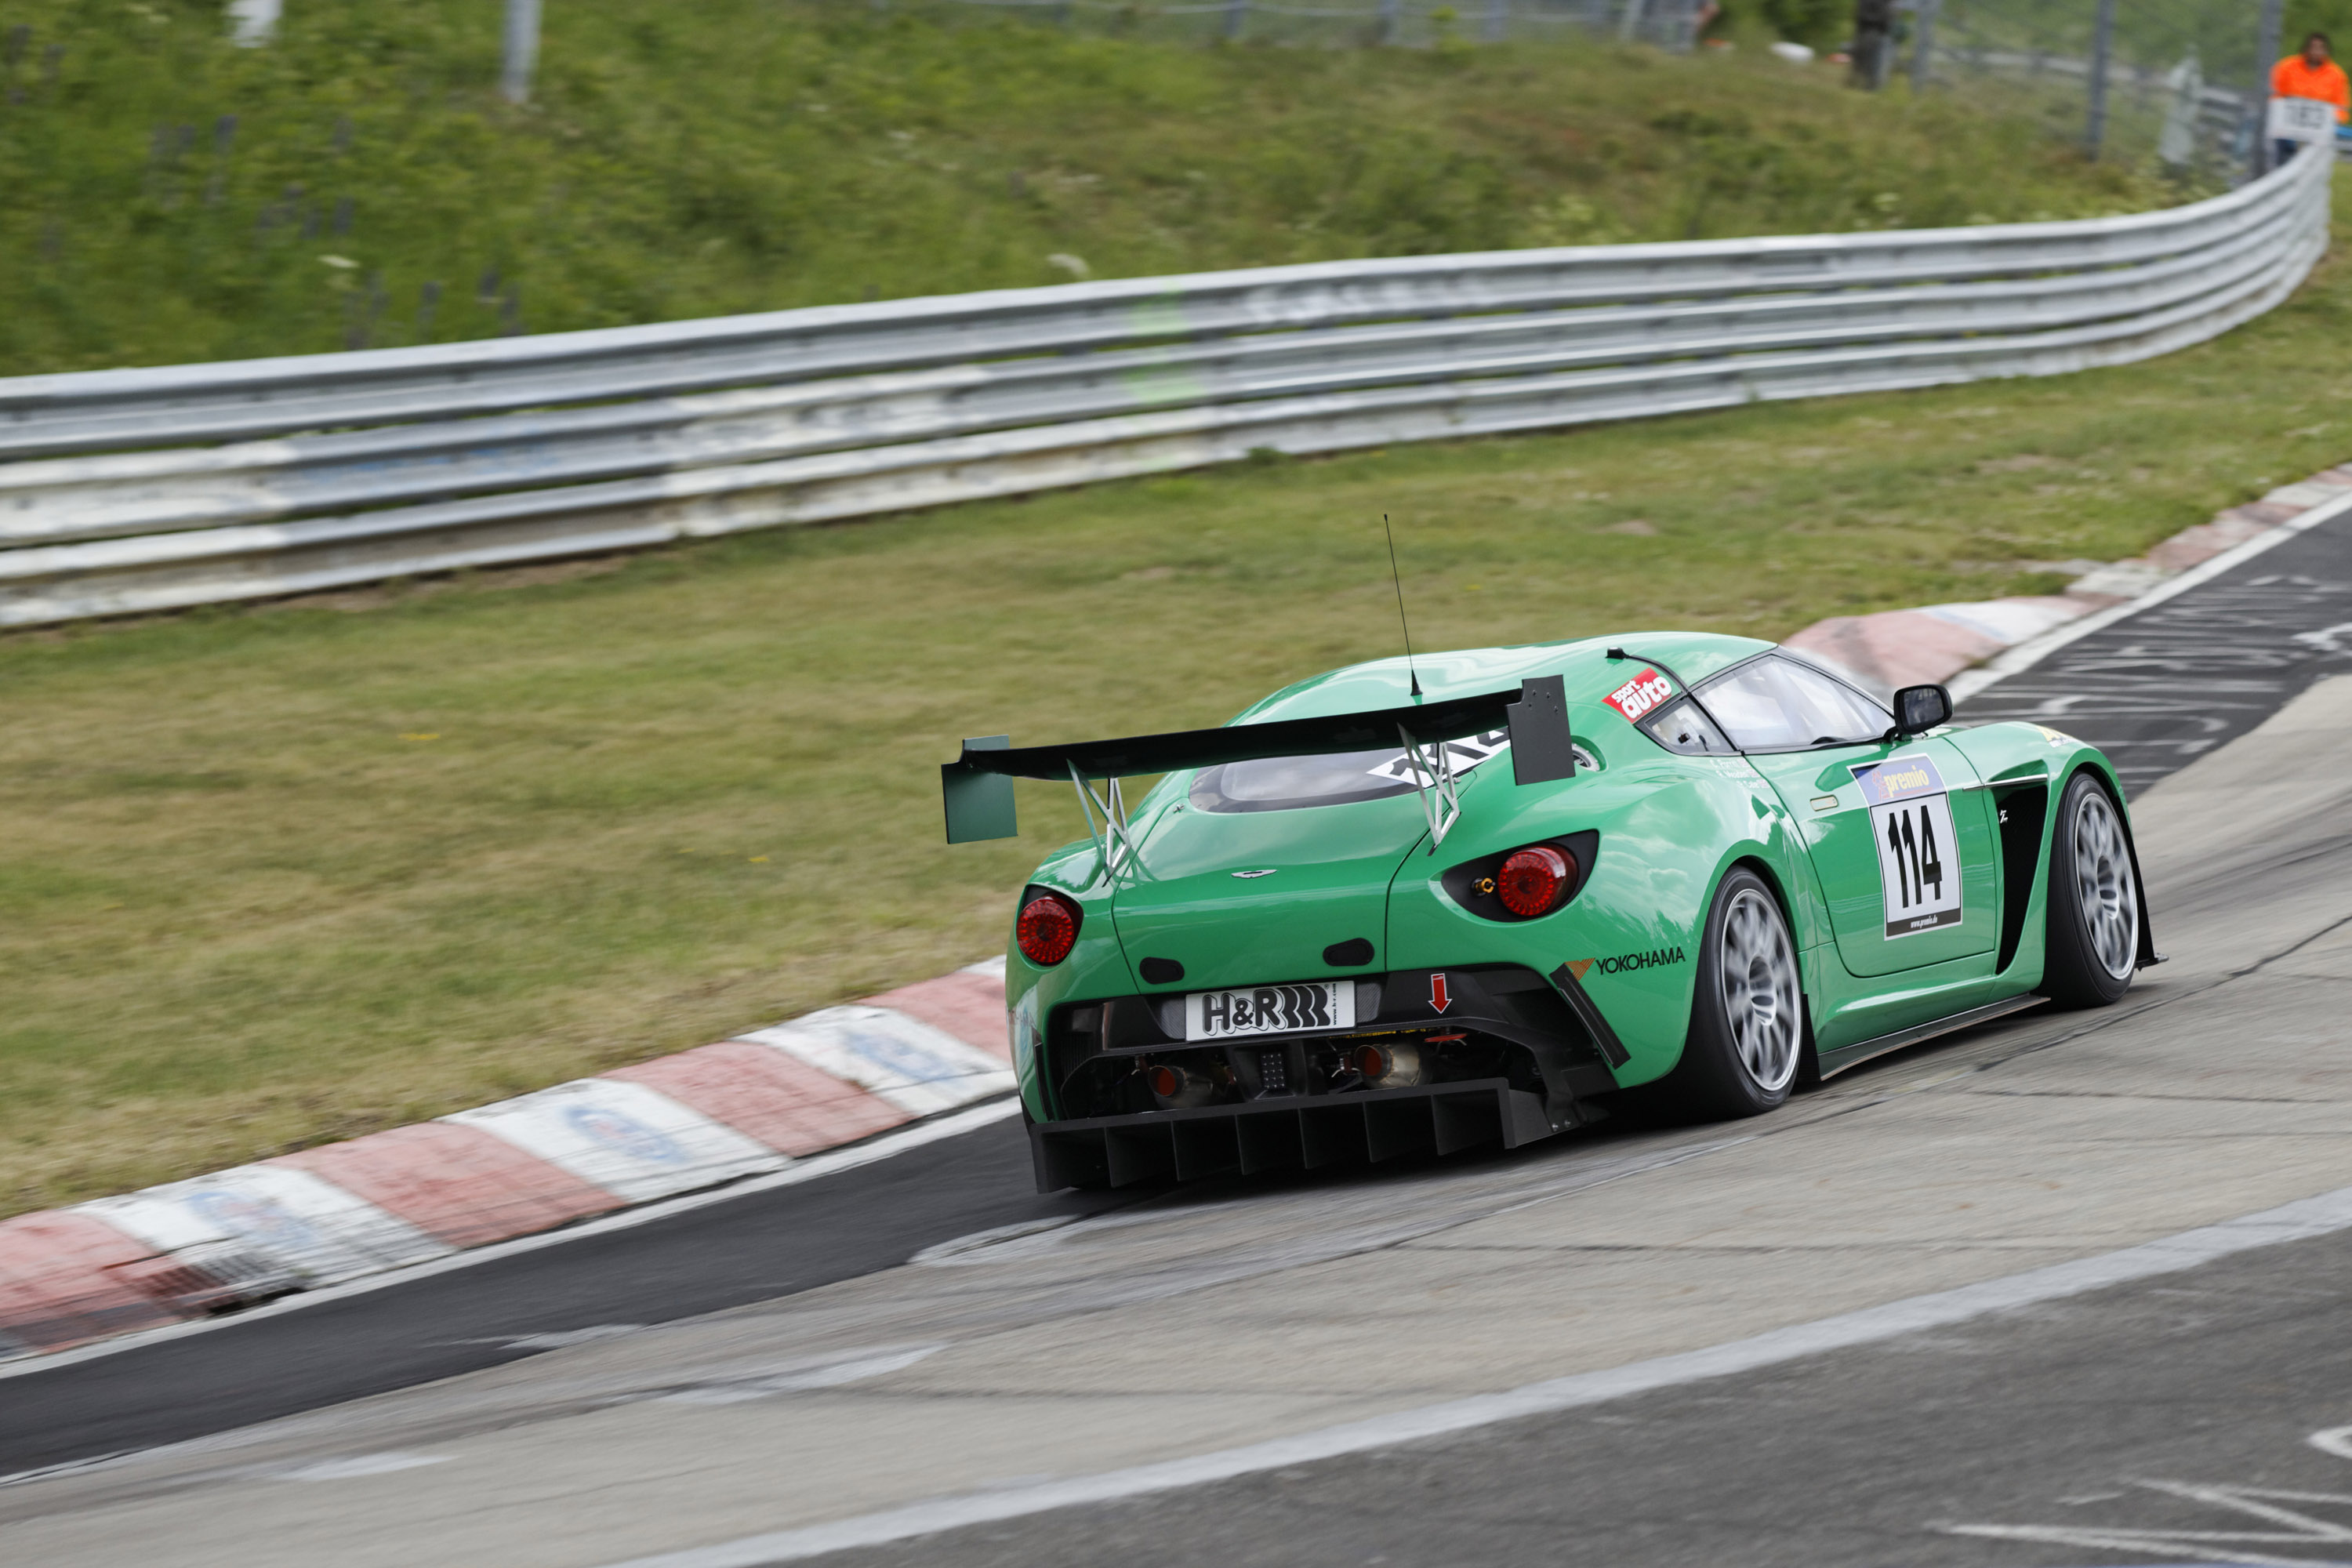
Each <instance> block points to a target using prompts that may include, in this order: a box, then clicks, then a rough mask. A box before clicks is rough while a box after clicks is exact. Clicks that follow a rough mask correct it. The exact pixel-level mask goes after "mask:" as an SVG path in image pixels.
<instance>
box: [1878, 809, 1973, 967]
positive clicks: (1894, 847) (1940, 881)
mask: <svg viewBox="0 0 2352 1568" xmlns="http://www.w3.org/2000/svg"><path fill="white" fill-rule="evenodd" d="M1870 816H1871V824H1870V825H1871V827H1872V829H1873V832H1874V837H1876V838H1877V840H1878V876H1879V881H1880V884H1881V886H1882V888H1883V889H1884V891H1885V895H1886V934H1887V935H1888V936H1889V937H1898V936H1916V935H1917V934H1918V933H1920V932H1921V931H1934V930H1937V928H1938V927H1941V926H1949V925H1958V924H1959V923H1960V919H1961V916H1960V879H1958V877H1956V876H1954V875H1952V874H1951V873H1950V872H1949V871H1948V870H1947V869H1946V868H1945V864H1944V855H1945V852H1946V850H1947V848H1948V847H1949V846H1950V845H1951V844H1952V842H1953V836H1952V803H1951V797H1950V796H1948V795H1944V794H1941V793H1940V792H1939V793H1937V794H1935V795H1921V796H1916V797H1914V798H1913V799H1910V800H1898V801H1890V802H1888V803H1887V804H1885V805H1875V806H1873V807H1872V808H1871V812H1870Z"/></svg>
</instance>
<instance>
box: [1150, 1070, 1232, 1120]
mask: <svg viewBox="0 0 2352 1568" xmlns="http://www.w3.org/2000/svg"><path fill="white" fill-rule="evenodd" d="M1143 1082H1144V1087H1146V1088H1147V1089H1150V1090H1151V1098H1152V1099H1153V1100H1157V1101H1158V1102H1159V1104H1160V1109H1161V1110H1181V1109H1182V1108H1184V1107H1186V1106H1192V1105H1206V1104H1208V1103H1209V1102H1210V1101H1211V1100H1214V1099H1216V1097H1217V1080H1216V1079H1213V1078H1209V1077H1206V1076H1204V1075H1203V1074H1201V1073H1196V1072H1194V1071H1192V1069H1191V1068H1181V1067H1177V1066H1175V1065H1174V1064H1173V1063H1170V1062H1160V1063H1159V1064H1157V1065H1155V1066H1152V1067H1148V1068H1144V1069H1143Z"/></svg>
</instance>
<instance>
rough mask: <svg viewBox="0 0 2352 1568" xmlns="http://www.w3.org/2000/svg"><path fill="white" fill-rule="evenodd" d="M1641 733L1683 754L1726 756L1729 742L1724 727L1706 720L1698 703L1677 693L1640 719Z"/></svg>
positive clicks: (1666, 747)
mask: <svg viewBox="0 0 2352 1568" xmlns="http://www.w3.org/2000/svg"><path fill="white" fill-rule="evenodd" d="M1639 727H1640V729H1641V731H1642V733H1643V734H1645V735H1647V736H1649V737H1650V739H1652V740H1653V741H1655V742H1657V743H1658V744H1660V745H1661V746H1664V748H1665V749H1666V750H1668V751H1670V752H1681V753H1682V754H1683V755H1685V756H1686V757H1727V756H1729V755H1731V742H1729V741H1727V740H1725V739H1724V737H1723V731H1720V730H1718V729H1717V728H1716V727H1715V726H1714V725H1713V724H1710V723H1708V722H1707V720H1706V714H1704V713H1702V712H1700V711H1699V710H1698V704H1697V703H1696V702H1693V701H1692V700H1690V699H1689V698H1687V697H1677V698H1676V699H1675V700H1673V701H1672V702H1669V703H1667V704H1666V705H1665V706H1664V708H1661V709H1659V710H1657V711H1656V712H1655V713H1653V714H1651V715H1650V716H1649V717H1648V718H1646V719H1644V720H1643V721H1641V724H1640V726H1639Z"/></svg>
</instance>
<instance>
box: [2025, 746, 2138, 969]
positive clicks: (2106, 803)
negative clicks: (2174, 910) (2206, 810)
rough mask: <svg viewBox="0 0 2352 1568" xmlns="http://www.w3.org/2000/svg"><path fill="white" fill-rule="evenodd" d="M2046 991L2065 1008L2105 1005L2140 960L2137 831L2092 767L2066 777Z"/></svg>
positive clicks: (2054, 840)
mask: <svg viewBox="0 0 2352 1568" xmlns="http://www.w3.org/2000/svg"><path fill="white" fill-rule="evenodd" d="M2048 904H2049V914H2048V927H2047V936H2046V938H2045V942H2044V948H2043V958H2042V987H2041V989H2042V994H2043V995H2044V996H2047V997H2049V998H2050V999H2051V1000H2052V1001H2053V1002H2055V1003H2057V1004H2058V1005H2060V1006H2062V1007H2105V1006H2106V1005H2109V1004H2110V1003H2113V1002H2117V1001H2120V1000H2122V998H2123V994H2124V993H2125V992H2126V991H2128V990H2130V989H2131V983H2132V973H2133V971H2134V970H2136V969H2137V967H2138V964H2139V942H2140V921H2139V914H2140V911H2139V878H2138V875H2137V872H2136V871H2135V869H2134V868H2133V866H2132V854H2131V829H2130V828H2129V827H2128V826H2126V825H2125V823H2124V815H2123V812H2122V810H2121V809H2120V808H2118V807H2117V806H2116V803H2115V801H2114V799H2113V798H2112V797H2111V796H2109V795H2108V794H2107V792H2106V790H2105V787H2103V786H2102V785H2101V784H2100V783H2099V781H2098V780H2097V779H2096V778H2095V777H2094V776H2093V775H2092V774H2091V773H2090V772H2089V770H2087V769H2084V770H2083V771H2080V772H2077V773H2075V774H2074V777H2073V778H2072V779H2069V780H2068V781H2067V782H2066V791H2065V793H2064V794H2063V795H2061V796H2059V799H2058V821H2057V825H2056V826H2054V827H2053V828H2052V829H2051V833H2050V897H2049V900H2048Z"/></svg>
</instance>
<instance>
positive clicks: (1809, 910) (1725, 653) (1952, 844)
mask: <svg viewBox="0 0 2352 1568" xmlns="http://www.w3.org/2000/svg"><path fill="white" fill-rule="evenodd" d="M1423 671H1426V672H1427V673H1426V676H1425V677H1424V676H1423V673H1422V672H1423ZM1950 718H1951V700H1950V698H1949V696H1948V693H1946V692H1945V690H1944V689H1943V688H1941V687H1937V686H1921V687H1912V688H1908V689H1905V690H1903V691H1900V692H1897V693H1895V712H1893V713H1890V712H1889V711H1888V710H1887V709H1886V708H1885V706H1883V705H1882V704H1880V703H1879V702H1878V701H1877V700H1874V699H1873V698H1872V697H1870V696H1869V695H1867V694H1866V693H1864V692H1863V691H1862V690H1860V689H1857V688H1855V687H1853V686H1852V685H1849V684H1848V683H1846V682H1845V681H1844V680H1843V679H1840V678H1838V677H1837V676H1836V675H1834V674H1832V673H1831V672H1830V671H1828V670H1826V669H1825V668H1822V667H1821V666H1819V665H1816V664H1813V663H1811V662H1809V661H1807V660H1805V659H1804V658H1801V657H1800V656H1798V655H1794V654H1791V653H1790V652H1787V651H1785V650H1783V649H1780V648H1779V647H1774V646H1773V645H1771V644H1769V643H1763V642H1758V641H1755V640H1752V639H1749V638H1746V637H1719V636H1713V635H1706V634H1698V633H1683V632H1660V633H1645V634H1640V635H1627V636H1620V637H1608V638H1601V639H1593V640H1591V641H1582V642H1567V643H1549V644H1538V645H1534V646H1528V647H1501V648H1480V649H1475V650H1471V651H1467V652H1459V653H1451V654H1440V655H1437V656H1434V657H1428V656H1424V657H1423V658H1420V659H1418V660H1407V659H1391V660H1381V661H1376V662H1373V663H1370V664H1360V665H1356V666H1353V667H1351V668H1346V669H1340V670H1335V671H1333V672H1331V673H1329V674H1328V675H1320V676H1317V677H1315V678H1314V679H1310V680H1305V681H1301V682H1299V683H1298V684H1297V685H1295V686H1291V687H1288V688H1286V689H1283V690H1281V691H1278V692H1276V693H1275V694H1274V695H1273V696H1271V697H1269V698H1267V699H1265V700H1264V701H1262V702H1260V703H1258V704H1257V705H1256V706H1255V707H1253V708H1251V709H1249V710H1247V711H1246V712H1244V713H1243V714H1241V715H1240V716H1239V717H1238V718H1236V719H1234V721H1232V722H1231V723H1230V724H1227V725H1225V726H1223V727H1222V728H1219V729H1214V730H1201V731H1184V732H1179V733H1173V734H1161V735H1144V736H1137V737H1131V738H1128V739H1122V740H1113V741H1097V742H1082V743H1079V744H1075V745H1063V746H1038V747H1027V748H1019V749H1015V748H1013V747H1011V746H1009V745H1008V743H1007V742H1006V740H1005V739H1004V738H1003V737H996V738H994V739H992V740H984V741H967V742H965V743H964V750H963V752H962V755H961V757H960V758H959V760H958V761H957V762H955V763H949V764H947V765H946V766H945V767H944V768H943V769H942V773H943V784H944V786H945V791H946V796H947V815H948V837H949V839H950V842H961V841H965V840H970V839H975V838H986V837H1006V836H1009V835H1011V834H1012V833H1013V831H1014V822H1013V784H1012V781H1013V779H1014V778H1016V777H1019V778H1038V779H1057V780H1060V781H1062V782H1064V783H1068V784H1076V787H1077V788H1078V790H1079V792H1080V795H1081V797H1082V801H1083V804H1084V805H1085V807H1086V809H1087V823H1088V827H1089V837H1087V838H1086V839H1082V840H1080V841H1078V842H1076V843H1075V844H1071V845H1069V846H1066V847H1064V848H1062V849H1059V850H1057V851H1055V853H1054V854H1052V855H1051V856H1048V857H1047V858H1046V859H1045V863H1044V864H1043V865H1042V866H1040V867H1039V868H1037V871H1036V873H1035V875H1034V878H1033V879H1031V881H1030V883H1029V885H1028V886H1027V887H1026V888H1025V889H1023V890H1022V893H1021V898H1020V901H1019V906H1018V912H1017V914H1016V916H1015V920H1014V926H1013V942H1012V950H1011V952H1009V953H1008V955H1007V958H1006V963H1005V1000H1006V1005H1007V1006H1008V1008H1009V1010H1010V1025H1011V1029H1012V1033H1013V1061H1014V1066H1015V1068H1016V1069H1017V1071H1018V1074H1019V1079H1020V1085H1021V1097H1022V1103H1023V1106H1024V1110H1025V1111H1026V1112H1027V1116H1028V1119H1029V1123H1030V1137H1031V1143H1032V1148H1033V1151H1034V1156H1035V1161H1036V1169H1037V1182H1038V1186H1039V1188H1040V1189H1041V1190H1045V1191H1051V1190H1054V1189H1056V1188H1060V1187H1066V1186H1087V1187H1094V1186H1104V1185H1113V1186H1116V1185H1120V1184H1126V1183H1129V1182H1135V1181H1141V1180H1146V1179H1152V1178H1164V1177H1170V1176H1172V1177H1175V1178H1178V1179H1190V1178H1193V1177H1198V1176H1203V1175H1209V1174H1213V1173H1221V1172H1233V1171H1239V1172H1251V1171H1258V1170H1268V1169H1280V1168H1286V1167H1288V1168H1297V1167H1311V1166H1316V1165H1320V1164H1324V1163H1330V1162H1336V1161H1347V1160H1355V1161H1365V1160H1381V1159H1386V1158H1390V1157H1392V1156H1396V1155H1400V1154H1407V1153H1415V1152H1423V1153H1426V1152H1436V1153H1444V1152H1449V1151H1452V1150H1455V1149H1461V1148H1465V1147H1470V1146H1474V1145H1477V1144H1482V1143H1484V1144H1493V1143H1500V1144H1502V1145H1504V1146H1506V1147H1509V1146H1514V1145H1517V1144H1519V1143H1524V1142H1531V1141H1533V1140H1535V1139H1538V1138H1543V1137H1547V1136H1549V1135H1550V1134H1552V1133H1554V1132H1559V1131H1566V1130H1567V1129H1570V1128H1572V1127H1575V1126H1578V1125H1580V1124H1581V1123H1583V1122H1585V1121H1591V1120H1592V1119H1594V1117H1595V1115H1596V1111H1597V1110H1598V1109H1599V1108H1600V1107H1601V1105H1602V1104H1604V1103H1605V1102H1606V1100H1607V1099H1608V1097H1610V1096H1612V1095H1621V1094H1622V1093H1624V1092H1625V1091H1628V1090H1635V1089H1639V1090H1641V1091H1642V1093H1643V1095H1644V1096H1645V1097H1647V1098H1649V1099H1651V1100H1655V1101H1660V1102H1663V1103H1664V1104H1665V1105H1667V1106H1668V1107H1669V1108H1671V1109H1673V1110H1677V1111H1679V1112H1681V1113H1683V1114H1688V1115H1696V1116H1705V1117H1729V1116H1748V1115H1754V1114H1756V1113H1758V1112H1760V1111H1765V1110H1771V1109H1772V1108H1773V1107H1775V1106H1777V1105H1779V1104H1780V1103H1781V1101H1783V1100H1786V1099H1787V1098H1788V1095H1789V1092H1790V1089H1791V1088H1792V1087H1793V1086H1795V1085H1796V1084H1798V1083H1800V1082H1801V1081H1805V1080H1808V1079H1812V1078H1816V1077H1826V1076H1828V1075H1829V1074H1832V1073H1835V1072H1838V1071H1841V1070H1843V1069H1844V1068H1849V1067H1852V1066H1853V1065H1855V1064H1856V1063H1858V1062H1862V1061H1865V1060H1868V1059H1869V1058H1872V1057H1874V1056H1877V1055H1879V1054H1881V1053H1883V1052H1885V1051H1890V1050H1894V1049H1896V1048H1898V1047H1903V1046H1907V1045H1910V1044H1913V1043H1915V1042H1916V1041H1919V1040H1923V1039H1926V1038H1928V1037H1931V1036H1934V1035H1937V1034H1939V1033H1942V1032H1945V1031H1948V1030H1951V1029H1956V1028H1961V1027H1965V1026H1969V1025H1971V1024H1976V1023H1980V1022H1983V1021H1985V1020H1987V1019H1990V1018H1994V1017H1998V1016H2000V1015H2002V1014H2004V1013H2009V1012H2012V1011H2015V1010H2017V1009H2019V1008H2022V1007H2027V1006H2031V1005H2035V1004H2037V1003H2041V1002H2043V1001H2052V1002H2055V1003H2057V1004H2059V1005H2068V1006H2085V1005H2102V1004H2105V1003H2111V1002H2113V1001H2115V1000H2116V999H2117V998H2118V997H2120V996H2122V995H2123V994H2124V992H2125V990H2126V988H2127V987H2128V986H2129V985H2130V984H2131V981H2132V976H2133V973H2134V972H2135V971H2136V970H2137V969H2138V968H2141V967H2143V966H2145V965H2147V964H2149V963H2157V962H2160V960H2159V959H2158V954H2157V953H2156V952H2155V949H2154V947H2153V946H2152V944H2151V942H2150V937H2149V929H2148V921H2147V907H2146V900H2145V898H2144V895H2143V894H2142V891H2141V889H2140V880H2139V875H2138V868H2137V858H2136V856H2135V853H2134V850H2133V847H2132V839H2131V829H2130V826H2129V822H2128V818H2127V817H2126V814H2125V808H2124V801H2123V792H2122V789H2121V787H2120V786H2119V785H2118V784H2117V783H2116V776H2115V772H2114V770H2113V768H2112V767H2111V766H2110V765H2109V764H2108V763H2107V760H2106V759H2105V757H2104V756H2102V755H2101V754H2100V753H2099V752H2097V751H2096V750H2095V749H2094V748H2092V747H2090V746H2087V745H2084V743H2082V742H2079V741H2076V740H2074V738H2072V737H2071V736H2067V735H2063V734H2061V733H2059V732H2058V731H2053V730H2046V729H2042V728H2041V727H2040V726H2037V725H2032V724H2021V723H1997V724H1987V725H1983V726H1979V727H1976V728H1955V727H1953V726H1951V724H1950V723H1949V720H1950ZM1151 774H1159V775H1161V776H1160V780H1159V783H1158V784H1155V785H1154V786H1153V787H1152V788H1151V789H1150V792H1149V793H1148V794H1146V795H1143V796H1142V798H1141V799H1139V800H1138V801H1136V802H1135V803H1134V804H1133V805H1132V806H1131V807H1130V806H1129V805H1127V803H1126V802H1125V801H1124V800H1123V798H1122V795H1121V787H1120V780H1122V779H1124V778H1136V777H1142V776H1147V775H1151Z"/></svg>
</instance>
